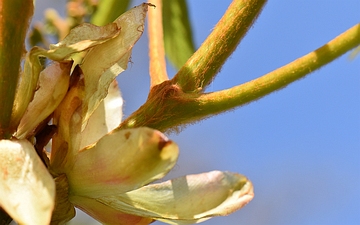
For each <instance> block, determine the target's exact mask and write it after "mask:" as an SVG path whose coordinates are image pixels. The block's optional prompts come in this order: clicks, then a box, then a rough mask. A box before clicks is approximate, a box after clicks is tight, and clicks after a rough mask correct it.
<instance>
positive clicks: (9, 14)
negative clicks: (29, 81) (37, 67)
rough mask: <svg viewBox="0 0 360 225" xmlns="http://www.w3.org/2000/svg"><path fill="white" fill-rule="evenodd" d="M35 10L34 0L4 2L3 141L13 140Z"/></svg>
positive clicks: (0, 59) (0, 41) (0, 51)
mask: <svg viewBox="0 0 360 225" xmlns="http://www.w3.org/2000/svg"><path fill="white" fill-rule="evenodd" d="M33 9H34V5H33V0H3V1H0V18H1V19H0V102H1V110H0V138H9V137H10V136H11V134H12V132H13V131H14V129H15V127H11V124H10V119H11V112H12V108H13V103H14V98H15V91H16V85H17V81H18V77H19V71H20V60H21V58H22V56H23V54H24V53H25V45H24V44H25V36H26V31H27V28H28V26H29V23H30V19H31V17H32V14H33Z"/></svg>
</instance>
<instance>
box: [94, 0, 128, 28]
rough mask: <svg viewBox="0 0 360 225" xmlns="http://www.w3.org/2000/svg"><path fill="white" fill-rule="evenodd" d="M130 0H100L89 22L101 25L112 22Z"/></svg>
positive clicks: (126, 6)
mask: <svg viewBox="0 0 360 225" xmlns="http://www.w3.org/2000/svg"><path fill="white" fill-rule="evenodd" d="M129 3H130V0H101V1H99V5H98V9H97V11H96V12H95V14H94V15H93V16H92V18H91V23H93V24H95V25H98V26H103V25H106V24H108V23H110V22H113V21H114V20H115V19H116V18H118V17H119V16H120V15H121V14H122V13H124V12H125V11H126V9H127V8H128V6H129Z"/></svg>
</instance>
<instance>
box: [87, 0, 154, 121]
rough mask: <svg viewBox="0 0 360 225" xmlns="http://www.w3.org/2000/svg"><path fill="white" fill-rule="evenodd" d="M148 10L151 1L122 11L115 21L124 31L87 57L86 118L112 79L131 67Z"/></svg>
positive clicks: (105, 92)
mask: <svg viewBox="0 0 360 225" xmlns="http://www.w3.org/2000/svg"><path fill="white" fill-rule="evenodd" d="M147 10H148V4H146V3H143V4H141V5H139V6H137V7H134V8H132V9H130V10H129V11H127V12H125V13H124V14H122V15H121V16H120V17H119V18H117V19H116V20H115V21H114V23H115V24H117V26H118V27H120V28H121V32H120V34H119V35H118V36H117V37H115V38H114V39H112V40H109V41H107V42H105V43H103V44H101V45H98V46H95V47H94V48H92V49H91V50H90V51H89V53H88V54H87V55H86V57H85V58H84V62H83V63H82V65H81V69H82V71H83V72H84V75H85V80H86V89H85V92H86V97H85V98H86V102H87V112H86V115H85V116H84V122H86V121H87V119H88V118H89V117H90V115H91V114H92V113H93V112H94V110H95V109H96V107H97V106H98V105H99V103H100V102H101V101H102V99H104V98H105V96H106V94H107V90H108V87H109V85H110V84H111V82H112V81H113V80H114V79H115V77H116V76H117V75H118V74H119V73H121V72H123V71H124V70H125V69H126V68H127V64H128V62H129V58H130V56H131V50H132V48H133V46H134V44H135V43H136V42H137V41H138V40H139V38H140V37H141V35H142V33H143V31H144V24H145V17H146V12H147Z"/></svg>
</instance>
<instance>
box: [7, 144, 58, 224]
mask: <svg viewBox="0 0 360 225" xmlns="http://www.w3.org/2000/svg"><path fill="white" fill-rule="evenodd" d="M0 162H1V164H0V165H1V167H0V168H1V170H0V206H1V207H2V208H3V209H5V211H6V212H7V213H8V214H9V215H10V216H11V217H12V218H13V219H14V220H15V221H16V222H17V223H18V224H25V225H48V224H49V222H50V218H51V214H52V211H53V208H54V199H55V183H54V180H53V179H52V177H51V175H50V174H49V173H48V171H47V169H46V168H45V166H44V164H43V163H42V161H41V160H40V158H39V157H38V155H37V154H36V152H35V149H34V147H33V146H32V145H31V144H30V142H28V141H27V140H0Z"/></svg>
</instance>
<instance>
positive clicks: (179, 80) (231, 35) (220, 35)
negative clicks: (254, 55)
mask: <svg viewBox="0 0 360 225" xmlns="http://www.w3.org/2000/svg"><path fill="white" fill-rule="evenodd" d="M265 3H266V0H234V1H233V2H232V3H231V5H230V6H229V8H228V9H227V11H226V12H225V14H224V16H223V17H222V18H221V20H220V21H219V22H218V23H217V25H216V26H215V28H214V30H213V31H212V32H211V34H210V35H209V36H208V37H207V38H206V40H205V41H204V43H203V44H202V45H201V46H200V48H199V49H198V50H197V51H196V52H195V53H194V54H193V55H192V56H191V58H190V59H189V60H188V61H187V62H186V63H185V65H184V66H183V67H182V68H181V69H180V70H179V72H178V73H177V74H176V76H175V77H174V83H176V84H178V85H179V86H180V87H181V88H182V90H183V91H184V92H194V91H202V90H203V89H204V88H205V87H206V86H207V85H209V84H210V83H211V81H212V80H213V78H214V77H215V75H216V74H217V73H218V71H219V70H220V68H221V67H222V65H224V63H225V61H226V60H227V58H228V57H229V56H230V55H231V54H232V53H233V51H234V50H235V49H236V47H237V46H238V44H239V42H240V41H241V40H242V38H243V37H244V36H245V35H246V33H247V31H248V30H249V29H250V27H251V26H252V24H253V23H254V22H255V20H256V18H257V17H258V16H259V14H260V12H261V10H262V8H263V6H264V5H265Z"/></svg>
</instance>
